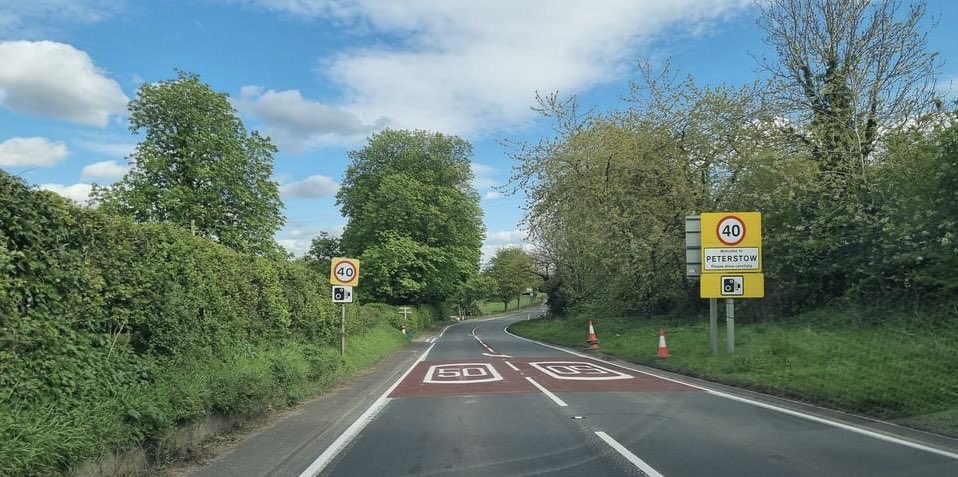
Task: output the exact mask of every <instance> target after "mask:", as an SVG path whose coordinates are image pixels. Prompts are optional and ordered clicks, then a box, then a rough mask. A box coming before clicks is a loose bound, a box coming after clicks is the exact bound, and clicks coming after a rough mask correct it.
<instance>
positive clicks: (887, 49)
mask: <svg viewBox="0 0 958 477" xmlns="http://www.w3.org/2000/svg"><path fill="white" fill-rule="evenodd" d="M758 5H759V8H760V9H761V17H760V19H759V26H760V27H761V28H763V29H764V30H765V32H766V34H767V36H766V38H765V42H766V43H767V44H768V45H769V46H770V47H772V49H773V50H774V51H775V53H776V54H777V57H778V58H777V59H762V60H761V62H760V64H761V65H762V66H763V67H764V69H765V70H767V71H768V72H769V73H770V74H771V77H772V84H773V92H774V93H775V95H776V97H777V99H778V100H779V101H780V102H781V104H782V105H783V106H784V107H785V108H786V110H787V111H788V112H789V113H794V114H795V115H796V118H797V119H799V120H800V126H799V127H798V128H797V129H796V131H797V132H798V134H799V136H800V137H801V139H802V140H803V141H804V142H806V143H807V144H808V145H809V146H811V149H812V152H813V154H814V156H815V158H816V159H817V160H818V161H819V163H820V165H821V166H822V168H823V170H826V171H838V172H843V173H851V172H856V171H858V172H860V171H862V170H863V169H864V167H865V162H866V161H867V160H868V159H869V157H870V156H871V154H872V152H873V151H874V150H875V146H876V142H877V141H878V140H879V136H880V134H881V133H882V132H890V131H896V130H899V129H900V128H901V127H902V126H904V125H905V124H907V123H908V122H909V121H913V120H915V119H917V118H918V117H919V116H921V114H922V113H924V112H926V111H928V108H929V107H930V106H931V105H932V104H933V100H934V81H935V77H936V75H937V73H938V69H939V66H940V62H939V61H938V55H937V53H934V52H930V51H928V49H927V47H928V41H927V35H926V33H925V31H924V30H923V28H925V27H926V23H925V12H926V5H925V2H923V1H921V2H917V3H914V4H911V5H909V6H908V7H907V8H904V9H903V8H902V4H901V2H900V1H899V0H874V1H870V0H770V1H766V2H758Z"/></svg>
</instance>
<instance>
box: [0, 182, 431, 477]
mask: <svg viewBox="0 0 958 477" xmlns="http://www.w3.org/2000/svg"><path fill="white" fill-rule="evenodd" d="M349 312H350V315H349V321H348V328H349V329H348V332H349V336H350V343H351V344H350V347H349V349H348V351H349V354H348V356H347V357H346V359H345V360H344V359H343V358H342V357H341V356H339V352H338V344H339V332H340V315H339V310H338V309H337V308H336V307H334V306H333V304H332V303H331V299H330V296H329V281H328V278H327V277H325V276H324V275H323V274H321V273H319V272H317V271H315V270H312V269H310V268H309V267H308V266H307V265H306V264H303V263H301V262H298V261H288V260H284V259H280V258H267V257H259V256H251V255H247V254H243V253H239V252H236V251H234V250H231V249H229V248H227V247H224V246H222V245H219V244H217V243H214V242H212V241H210V240H208V239H205V238H202V237H195V236H193V235H192V234H190V233H189V232H188V231H186V230H183V229H181V228H180V227H177V226H174V225H171V224H158V223H151V224H136V223H133V222H132V221H130V220H127V219H125V218H121V217H115V216H110V215H107V214H104V213H102V212H99V211H97V210H92V209H86V208H80V207H77V206H74V205H71V204H69V203H68V202H67V201H65V200H64V199H62V198H60V197H59V196H57V195H55V194H52V193H48V192H41V191H35V190H31V189H30V188H28V187H27V186H26V185H25V184H24V183H23V181H21V180H20V179H18V178H14V177H12V176H10V175H8V174H6V173H3V172H0V475H50V474H59V473H62V472H64V471H66V470H68V468H69V467H70V466H71V465H75V464H76V463H77V462H79V461H82V460H83V459H87V458H90V457H94V456H96V455H99V454H102V453H105V452H109V451H111V450H114V449H117V448H125V447H130V446H144V447H146V448H147V449H148V450H149V449H154V450H155V449H159V448H161V447H162V445H161V444H162V442H163V441H164V439H167V438H168V436H169V434H170V432H171V431H172V430H173V429H175V428H176V426H177V425H180V424H184V423H188V422H191V421H195V420H197V419H200V418H202V417H204V416H207V415H209V414H210V413H224V414H247V413H255V412H259V411H261V410H263V409H268V408H270V407H272V406H283V405H287V404H289V403H291V402H295V401H297V400H299V399H303V398H305V397H306V396H308V395H310V394H311V393H313V392H315V391H316V390H317V389H319V388H320V387H322V386H324V385H328V384H329V383H332V382H335V381H336V380H338V379H340V378H341V377H342V376H344V375H346V374H347V373H349V372H351V371H353V370H355V369H357V368H358V367H362V366H368V365H369V364H371V363H372V362H374V361H375V360H378V359H381V358H382V357H383V356H384V355H385V354H387V353H389V352H391V351H393V350H395V349H397V348H398V347H399V346H401V345H402V344H403V343H405V339H404V338H403V337H402V335H401V334H400V333H398V332H397V331H396V328H398V326H397V325H398V320H399V319H400V317H401V315H399V313H398V310H397V309H396V308H394V307H390V306H386V305H381V304H366V305H362V306H355V305H354V306H350V307H349ZM437 319H442V314H441V313H438V312H436V311H434V310H433V309H431V308H429V307H421V308H417V309H416V312H415V313H414V314H413V319H412V320H411V321H412V323H411V326H413V327H414V329H422V328H425V327H428V326H430V325H431V323H432V322H433V321H435V320H437ZM387 323H388V324H389V325H392V327H390V326H389V325H387ZM353 348H355V349H353Z"/></svg>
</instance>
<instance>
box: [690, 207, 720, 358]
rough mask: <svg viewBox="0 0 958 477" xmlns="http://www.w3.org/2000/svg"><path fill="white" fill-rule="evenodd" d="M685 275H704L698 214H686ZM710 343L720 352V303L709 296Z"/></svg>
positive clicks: (715, 350) (700, 221)
mask: <svg viewBox="0 0 958 477" xmlns="http://www.w3.org/2000/svg"><path fill="white" fill-rule="evenodd" d="M685 276H686V277H687V278H688V279H689V280H698V279H699V278H700V277H701V276H702V220H701V218H700V217H699V216H698V215H687V216H685ZM709 344H710V345H711V347H712V354H718V303H716V299H715V298H709Z"/></svg>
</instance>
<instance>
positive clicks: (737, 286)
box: [722, 275, 745, 296]
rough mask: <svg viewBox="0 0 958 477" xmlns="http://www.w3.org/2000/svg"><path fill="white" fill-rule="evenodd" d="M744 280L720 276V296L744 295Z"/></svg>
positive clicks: (736, 277)
mask: <svg viewBox="0 0 958 477" xmlns="http://www.w3.org/2000/svg"><path fill="white" fill-rule="evenodd" d="M744 282H745V279H744V278H743V277H742V276H741V275H738V276H735V275H730V276H726V275H722V296H742V295H744V294H745V283H744Z"/></svg>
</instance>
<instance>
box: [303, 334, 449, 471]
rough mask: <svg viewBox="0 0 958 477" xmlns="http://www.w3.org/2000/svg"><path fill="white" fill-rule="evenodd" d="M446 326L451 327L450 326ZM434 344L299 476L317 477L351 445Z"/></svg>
mask: <svg viewBox="0 0 958 477" xmlns="http://www.w3.org/2000/svg"><path fill="white" fill-rule="evenodd" d="M450 326H452V325H450ZM446 328H449V326H447V327H446ZM442 331H443V332H445V331H446V329H443V330H442ZM439 336H442V333H440V334H439ZM433 346H436V344H435V343H433V344H431V345H429V347H428V348H426V351H423V353H422V354H421V355H419V358H417V359H416V361H415V362H413V363H412V365H410V366H409V369H407V370H406V372H405V373H403V374H402V376H400V377H399V379H397V380H396V382H394V383H393V384H392V386H389V389H387V390H386V392H384V393H382V395H381V396H379V398H378V399H376V401H374V402H373V403H372V405H371V406H369V409H366V411H365V412H363V413H362V415H360V416H359V417H358V418H357V419H356V420H355V421H353V423H352V424H350V426H349V427H347V428H346V430H345V431H343V433H342V434H340V435H339V437H337V438H336V440H334V441H333V443H332V444H330V445H329V447H327V448H326V450H324V451H323V453H322V454H320V455H319V457H317V458H316V460H314V461H313V463H312V464H310V465H309V467H307V468H306V470H304V471H303V473H301V474H299V477H315V476H316V475H318V474H319V473H320V472H322V471H323V469H324V468H326V466H327V465H329V463H330V462H332V460H333V459H334V458H336V456H337V455H338V454H339V453H340V452H341V451H342V450H343V449H344V448H346V446H347V445H349V443H350V442H352V440H353V439H355V438H356V436H358V435H359V433H360V432H362V430H363V428H365V427H366V425H367V424H369V423H370V422H372V421H373V419H375V418H376V416H377V415H379V412H380V411H382V410H383V408H384V407H386V404H389V401H392V399H391V398H389V397H388V396H389V395H390V394H392V392H393V391H395V390H396V388H397V387H398V386H399V383H401V382H402V381H403V380H404V379H406V376H409V373H411V372H412V370H413V368H415V367H416V365H417V364H419V363H421V362H423V361H424V360H425V359H426V356H427V355H429V352H430V351H432V348H433Z"/></svg>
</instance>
